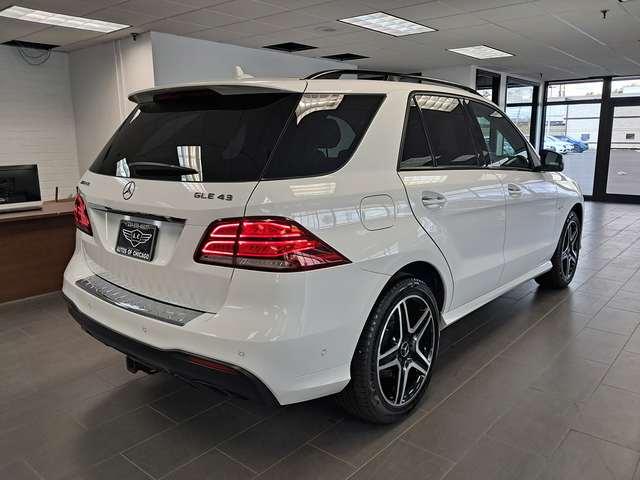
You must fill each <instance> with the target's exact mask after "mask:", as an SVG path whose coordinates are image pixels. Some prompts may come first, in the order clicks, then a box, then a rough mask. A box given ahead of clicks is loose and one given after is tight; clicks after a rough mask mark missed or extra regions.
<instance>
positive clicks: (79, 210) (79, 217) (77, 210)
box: [73, 194, 93, 236]
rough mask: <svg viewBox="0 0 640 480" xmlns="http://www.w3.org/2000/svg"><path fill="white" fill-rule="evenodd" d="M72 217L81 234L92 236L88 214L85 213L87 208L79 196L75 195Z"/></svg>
mask: <svg viewBox="0 0 640 480" xmlns="http://www.w3.org/2000/svg"><path fill="white" fill-rule="evenodd" d="M73 215H74V217H75V221H76V227H77V228H78V230H80V231H81V232H84V233H86V234H87V235H90V236H93V231H92V230H91V222H90V221H89V213H88V212H87V206H86V205H85V203H84V200H83V199H82V197H81V196H80V194H77V195H76V205H75V207H74V209H73Z"/></svg>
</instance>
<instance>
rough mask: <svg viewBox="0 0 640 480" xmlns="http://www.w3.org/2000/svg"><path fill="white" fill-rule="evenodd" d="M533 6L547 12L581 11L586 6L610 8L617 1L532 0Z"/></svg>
mask: <svg viewBox="0 0 640 480" xmlns="http://www.w3.org/2000/svg"><path fill="white" fill-rule="evenodd" d="M532 3H533V4H534V5H535V6H537V7H539V8H542V9H544V10H546V11H547V12H552V13H557V12H569V11H572V10H575V11H581V10H584V9H587V8H596V7H600V10H602V9H603V8H611V6H612V5H614V4H617V3H618V2H607V1H603V0H562V1H559V0H533V2H532Z"/></svg>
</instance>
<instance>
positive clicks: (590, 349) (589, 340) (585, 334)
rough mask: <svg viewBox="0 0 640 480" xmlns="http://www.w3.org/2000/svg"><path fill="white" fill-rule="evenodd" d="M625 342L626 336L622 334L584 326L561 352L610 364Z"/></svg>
mask: <svg viewBox="0 0 640 480" xmlns="http://www.w3.org/2000/svg"><path fill="white" fill-rule="evenodd" d="M625 343H627V337H626V336H624V335H618V334H617V333H609V332H603V331H601V330H594V329H593V328H585V329H584V330H582V331H581V332H580V333H579V334H578V335H577V336H576V338H574V339H573V341H572V342H571V343H570V344H569V345H567V347H566V348H565V349H564V350H563V352H562V353H565V354H567V355H572V356H574V357H580V358H585V359H587V360H592V361H594V362H599V363H605V364H607V365H611V364H612V363H613V362H614V360H615V359H616V357H617V356H618V354H619V353H620V351H621V350H622V347H624V345H625Z"/></svg>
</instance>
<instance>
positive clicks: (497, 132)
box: [470, 102, 531, 169]
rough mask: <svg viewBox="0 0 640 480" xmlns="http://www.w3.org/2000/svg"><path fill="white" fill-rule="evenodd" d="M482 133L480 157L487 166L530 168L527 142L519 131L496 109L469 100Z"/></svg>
mask: <svg viewBox="0 0 640 480" xmlns="http://www.w3.org/2000/svg"><path fill="white" fill-rule="evenodd" d="M470 106H471V111H472V112H473V115H474V117H475V118H476V120H477V122H478V126H479V129H480V134H481V135H482V138H481V143H482V157H483V158H484V161H485V163H486V164H487V165H488V166H489V167H494V168H525V169H531V158H530V156H529V150H528V149H527V143H526V142H525V140H524V138H523V137H522V135H521V134H520V132H519V131H518V130H517V129H516V128H515V127H514V126H513V125H512V124H511V123H510V122H509V120H507V119H506V118H505V116H504V115H503V114H502V113H500V112H499V111H498V110H496V109H494V108H493V107H490V106H488V105H485V104H482V103H477V102H470Z"/></svg>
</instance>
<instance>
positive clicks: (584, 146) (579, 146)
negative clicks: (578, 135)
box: [553, 135, 589, 153]
mask: <svg viewBox="0 0 640 480" xmlns="http://www.w3.org/2000/svg"><path fill="white" fill-rule="evenodd" d="M553 136H554V137H555V138H557V139H558V140H561V141H563V142H567V143H570V144H571V145H573V151H574V152H576V153H582V152H584V151H585V150H589V144H588V143H584V142H580V141H578V140H575V139H574V138H571V137H568V136H566V135H553Z"/></svg>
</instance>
